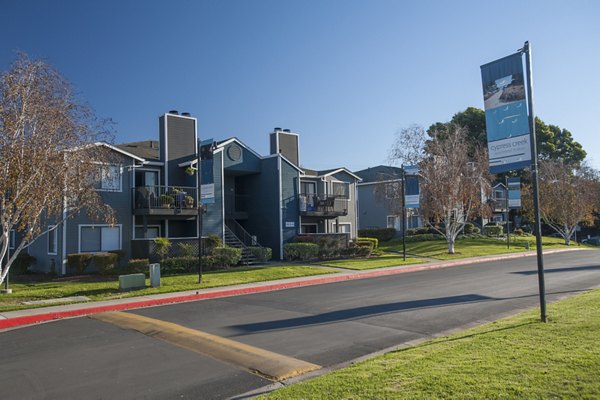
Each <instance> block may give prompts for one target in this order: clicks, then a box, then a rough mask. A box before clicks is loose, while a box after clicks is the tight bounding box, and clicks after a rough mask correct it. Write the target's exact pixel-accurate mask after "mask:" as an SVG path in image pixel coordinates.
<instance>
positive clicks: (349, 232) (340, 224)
mask: <svg viewBox="0 0 600 400" xmlns="http://www.w3.org/2000/svg"><path fill="white" fill-rule="evenodd" d="M342 225H347V226H349V227H350V230H349V231H348V232H340V231H339V227H340V226H342ZM337 228H338V229H336V233H347V234H349V235H352V222H339V223H338V224H337Z"/></svg>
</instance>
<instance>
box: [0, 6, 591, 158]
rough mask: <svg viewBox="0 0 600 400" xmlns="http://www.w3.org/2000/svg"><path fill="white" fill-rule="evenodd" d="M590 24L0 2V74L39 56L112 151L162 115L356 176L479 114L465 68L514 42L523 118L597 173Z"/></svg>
mask: <svg viewBox="0 0 600 400" xmlns="http://www.w3.org/2000/svg"><path fill="white" fill-rule="evenodd" d="M599 21H600V2H598V1H594V0H589V1H583V0H579V1H552V0H544V1H522V0H521V1H513V0H507V1H503V2H502V3H498V2H492V1H483V0H476V1H441V0H440V1H428V0H424V1H402V0H394V1H392V0H389V1H388V0H198V1H183V0H180V1H177V0H171V1H168V0H164V1H149V0H148V1H142V0H139V1H134V0H94V1H84V0H45V1H42V0H36V1H34V0H0V69H1V70H6V69H8V68H9V66H10V64H11V62H12V61H13V60H14V58H15V54H16V51H24V52H26V53H28V54H29V55H30V56H31V57H34V58H43V59H45V60H46V61H47V62H49V63H50V64H52V65H53V66H55V67H56V68H57V69H58V70H60V71H61V72H62V73H63V75H64V76H65V77H66V78H67V79H68V80H69V81H71V82H72V83H73V84H74V85H75V87H76V88H77V89H78V91H79V92H80V94H81V96H82V98H84V99H85V100H86V101H87V102H88V103H89V104H91V105H92V106H93V107H94V109H95V110H96V114H97V115H98V116H99V117H103V118H112V119H113V120H114V122H115V123H116V125H115V130H116V138H115V142H117V143H123V142H128V141H137V140H144V139H157V138H158V116H159V115H161V114H163V113H165V112H167V111H168V110H173V109H174V110H179V111H180V112H182V111H187V112H190V113H192V115H193V116H195V117H197V118H198V128H199V134H200V136H201V137H202V138H210V137H212V138H214V139H216V140H221V139H225V138H228V137H232V136H236V137H238V138H239V139H240V140H241V141H242V142H244V143H246V144H247V145H249V146H250V147H252V148H253V149H254V150H256V151H258V152H259V153H260V154H263V155H267V154H268V152H269V146H268V143H269V142H268V133H269V132H271V131H272V129H273V128H274V127H281V128H289V129H291V130H292V131H293V132H296V133H298V134H300V157H301V164H302V165H303V166H305V167H308V168H313V169H327V168H333V167H339V166H345V167H347V168H349V169H351V170H359V169H363V168H367V167H370V166H375V165H379V164H385V163H386V159H387V154H388V149H389V147H390V145H391V144H392V142H393V139H394V133H395V132H396V131H397V130H398V129H400V128H403V127H407V126H409V125H411V124H415V123H416V124H420V125H423V126H424V127H428V126H429V125H430V124H432V123H434V122H437V121H440V122H443V121H448V120H450V119H451V118H452V115H453V114H455V113H456V112H458V111H462V110H464V109H465V108H467V107H468V106H476V107H479V108H483V98H482V90H481V81H480V79H481V78H480V69H479V66H480V65H481V64H485V63H487V62H489V61H493V60H495V59H497V58H500V57H503V56H506V55H508V54H511V53H513V52H515V51H516V50H517V49H518V48H520V47H522V45H523V42H524V41H526V40H529V41H530V43H531V45H532V50H533V52H532V54H533V74H534V75H533V82H534V95H535V108H534V111H535V112H536V115H537V116H539V117H540V118H542V119H543V120H544V121H545V122H546V123H551V124H555V125H559V126H560V127H563V128H566V129H568V130H570V131H571V132H572V133H573V135H574V138H575V140H577V141H578V142H580V143H581V144H582V145H583V147H584V149H585V150H586V151H587V152H588V155H589V159H590V161H591V162H592V164H593V165H594V166H595V167H596V168H600V137H599V136H600V135H599V133H600V132H599V131H600V130H599V128H598V127H599V126H600V124H599V117H600V80H599V78H598V72H599V71H600V22H599Z"/></svg>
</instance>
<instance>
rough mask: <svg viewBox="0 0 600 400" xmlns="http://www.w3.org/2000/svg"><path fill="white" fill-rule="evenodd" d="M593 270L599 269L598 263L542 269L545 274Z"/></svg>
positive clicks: (524, 272) (525, 273) (533, 272)
mask: <svg viewBox="0 0 600 400" xmlns="http://www.w3.org/2000/svg"><path fill="white" fill-rule="evenodd" d="M593 270H600V265H586V266H583V267H566V268H552V269H544V273H545V274H551V273H554V272H576V271H593ZM537 273H538V271H537V269H536V270H531V271H517V272H511V274H518V275H537Z"/></svg>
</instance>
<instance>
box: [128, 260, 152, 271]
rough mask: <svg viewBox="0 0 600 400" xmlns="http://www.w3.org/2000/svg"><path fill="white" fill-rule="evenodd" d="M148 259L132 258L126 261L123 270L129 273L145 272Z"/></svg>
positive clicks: (148, 262) (148, 263)
mask: <svg viewBox="0 0 600 400" xmlns="http://www.w3.org/2000/svg"><path fill="white" fill-rule="evenodd" d="M148 265H150V260H148V259H147V258H137V259H136V258H132V259H131V260H129V261H128V262H127V266H126V267H125V268H126V269H125V272H126V273H129V274H137V273H147V272H148Z"/></svg>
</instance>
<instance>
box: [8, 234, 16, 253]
mask: <svg viewBox="0 0 600 400" xmlns="http://www.w3.org/2000/svg"><path fill="white" fill-rule="evenodd" d="M15 242H16V239H15V231H14V229H13V230H12V231H10V232H8V248H9V249H11V250H14V248H15V244H16V243H15Z"/></svg>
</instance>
